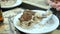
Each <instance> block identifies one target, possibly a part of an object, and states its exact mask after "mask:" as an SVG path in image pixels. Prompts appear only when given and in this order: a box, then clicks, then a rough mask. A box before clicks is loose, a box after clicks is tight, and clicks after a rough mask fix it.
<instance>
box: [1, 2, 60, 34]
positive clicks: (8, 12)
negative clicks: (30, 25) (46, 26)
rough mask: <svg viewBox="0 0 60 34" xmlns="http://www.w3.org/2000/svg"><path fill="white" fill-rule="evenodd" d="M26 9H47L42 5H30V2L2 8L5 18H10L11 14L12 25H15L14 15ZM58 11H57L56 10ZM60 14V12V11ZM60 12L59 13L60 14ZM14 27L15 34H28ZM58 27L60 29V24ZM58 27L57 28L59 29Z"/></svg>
mask: <svg viewBox="0 0 60 34" xmlns="http://www.w3.org/2000/svg"><path fill="white" fill-rule="evenodd" d="M25 9H30V10H36V9H37V10H44V11H46V9H43V8H40V7H36V6H32V5H29V4H26V3H24V2H23V3H22V4H21V5H19V6H17V7H14V8H9V9H7V8H2V10H3V11H4V12H3V15H4V17H5V18H8V17H9V16H11V19H10V22H11V25H12V26H13V22H12V21H13V19H14V16H16V15H17V14H19V13H20V11H23V10H25ZM14 10H16V11H14ZM18 10H20V11H18ZM55 13H56V12H55ZM58 13H59V12H57V14H58ZM59 14H60V13H59ZM59 14H58V15H59ZM12 28H13V30H14V33H15V34H26V33H23V32H21V31H19V30H18V29H16V28H15V27H14V26H13V27H12ZM58 29H59V30H60V26H59V27H58ZM58 29H57V30H58Z"/></svg>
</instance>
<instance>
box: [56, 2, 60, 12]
mask: <svg viewBox="0 0 60 34" xmlns="http://www.w3.org/2000/svg"><path fill="white" fill-rule="evenodd" d="M56 9H57V10H58V11H59V10H60V2H58V3H57V4H56Z"/></svg>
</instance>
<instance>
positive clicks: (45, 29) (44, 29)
mask: <svg viewBox="0 0 60 34" xmlns="http://www.w3.org/2000/svg"><path fill="white" fill-rule="evenodd" d="M42 12H44V11H42ZM21 15H22V13H21V14H18V15H17V16H16V17H15V18H14V21H13V22H14V26H15V27H16V28H17V29H18V30H20V31H22V32H25V33H47V32H51V31H53V30H55V29H56V28H57V27H58V25H59V20H58V18H57V17H56V16H55V15H53V16H52V19H51V20H50V21H49V22H48V23H47V24H46V25H44V27H40V25H35V27H34V28H32V29H23V28H21V27H20V26H18V25H17V21H18V18H19V17H20V16H21Z"/></svg>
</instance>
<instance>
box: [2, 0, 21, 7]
mask: <svg viewBox="0 0 60 34" xmlns="http://www.w3.org/2000/svg"><path fill="white" fill-rule="evenodd" d="M19 1H20V2H19ZM17 3H18V4H17ZM21 4H22V0H16V2H15V3H14V4H13V5H11V6H1V8H13V7H16V6H18V5H21Z"/></svg>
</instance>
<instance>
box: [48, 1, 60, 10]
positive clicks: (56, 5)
mask: <svg viewBox="0 0 60 34" xmlns="http://www.w3.org/2000/svg"><path fill="white" fill-rule="evenodd" d="M48 3H49V4H51V7H52V8H56V10H57V11H60V2H59V1H58V2H52V1H50V0H48Z"/></svg>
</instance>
